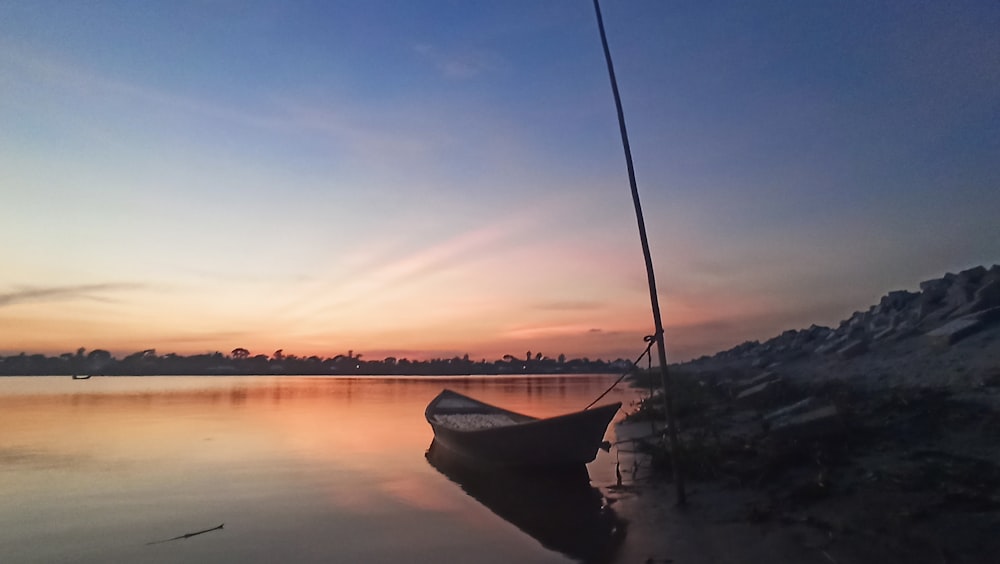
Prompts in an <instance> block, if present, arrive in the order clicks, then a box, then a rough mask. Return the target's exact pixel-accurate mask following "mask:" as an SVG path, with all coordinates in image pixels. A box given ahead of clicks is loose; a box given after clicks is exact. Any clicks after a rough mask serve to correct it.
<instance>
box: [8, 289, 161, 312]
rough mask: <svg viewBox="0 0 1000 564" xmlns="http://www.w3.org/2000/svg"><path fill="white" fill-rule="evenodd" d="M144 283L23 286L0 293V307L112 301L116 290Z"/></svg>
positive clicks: (120, 290)
mask: <svg viewBox="0 0 1000 564" xmlns="http://www.w3.org/2000/svg"><path fill="white" fill-rule="evenodd" d="M144 287H145V285H144V284H129V283H118V284H115V283H106V284H80V285H76V286H23V287H20V288H16V289H14V290H11V291H9V292H6V293H3V294H0V307H4V306H10V305H14V304H19V303H25V302H66V301H74V300H87V301H94V302H114V301H115V298H114V296H113V295H109V294H114V293H117V292H126V291H135V290H139V289H142V288H144Z"/></svg>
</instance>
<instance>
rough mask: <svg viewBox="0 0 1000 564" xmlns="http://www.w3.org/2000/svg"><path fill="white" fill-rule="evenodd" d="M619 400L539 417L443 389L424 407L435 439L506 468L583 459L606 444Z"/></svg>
mask: <svg viewBox="0 0 1000 564" xmlns="http://www.w3.org/2000/svg"><path fill="white" fill-rule="evenodd" d="M621 405H622V404H621V402H617V403H613V404H608V405H603V406H599V407H595V408H592V409H586V410H583V411H577V412H574V413H568V414H566V415H559V416H556V417H549V418H546V419H538V418H535V417H531V416H528V415H523V414H520V413H515V412H513V411H508V410H506V409H502V408H500V407H496V406H494V405H490V404H488V403H483V402H481V401H479V400H475V399H472V398H470V397H468V396H464V395H462V394H460V393H458V392H454V391H452V390H444V391H442V392H441V393H440V394H438V396H437V397H435V398H434V399H433V400H431V402H430V404H428V405H427V409H426V410H425V411H424V416H425V417H426V418H427V422H428V423H430V425H431V428H432V429H433V430H434V437H435V439H436V440H437V442H438V443H440V444H441V445H443V446H444V447H446V448H448V449H449V450H452V451H454V452H455V453H457V454H459V455H462V456H464V457H466V458H467V459H470V461H472V462H476V463H481V464H485V465H488V466H494V467H504V468H532V467H535V468H544V467H567V466H574V465H581V464H586V463H587V462H590V461H592V460H594V458H595V457H596V456H597V449H598V448H601V446H602V445H603V444H604V433H605V431H607V428H608V425H609V424H610V423H611V419H613V418H614V416H615V413H617V412H618V409H619V408H621Z"/></svg>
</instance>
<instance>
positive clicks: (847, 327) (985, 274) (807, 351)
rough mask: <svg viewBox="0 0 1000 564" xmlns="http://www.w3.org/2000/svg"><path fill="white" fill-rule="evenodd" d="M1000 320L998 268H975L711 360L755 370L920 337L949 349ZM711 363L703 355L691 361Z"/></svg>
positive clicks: (844, 355)
mask: <svg viewBox="0 0 1000 564" xmlns="http://www.w3.org/2000/svg"><path fill="white" fill-rule="evenodd" d="M998 321H1000V265H993V266H992V267H991V268H989V269H987V268H986V267H984V266H977V267H975V268H970V269H968V270H963V271H962V272H959V273H958V274H951V273H948V274H945V275H944V277H943V278H938V279H934V280H927V281H925V282H921V283H920V291H919V292H909V291H906V290H898V291H894V292H889V293H888V294H886V295H885V296H883V297H882V299H881V300H880V301H879V303H878V304H876V305H873V306H871V307H870V308H868V310H867V311H858V312H855V313H854V315H852V316H851V317H850V318H848V319H845V320H844V321H842V322H841V323H840V325H839V326H838V327H837V328H836V329H833V328H830V327H823V326H819V325H813V326H811V327H809V328H808V329H802V330H789V331H785V332H784V333H782V334H780V335H778V336H777V337H774V338H772V339H769V340H767V341H765V342H763V343H761V342H759V341H748V342H745V343H743V344H741V345H738V346H736V347H733V348H732V349H729V350H727V351H723V352H720V353H718V354H716V355H715V356H714V357H712V358H711V359H712V360H716V361H741V362H746V363H749V364H750V366H752V367H754V368H767V367H769V366H773V365H775V364H776V363H783V362H787V361H791V360H797V359H802V358H804V357H809V356H811V355H817V356H830V355H837V356H839V357H841V358H854V357H857V356H861V355H864V354H866V353H868V352H869V351H871V350H873V349H875V348H878V347H879V346H880V344H882V343H890V342H894V341H900V340H904V339H910V338H914V337H922V338H924V339H925V340H926V342H927V343H928V344H930V345H933V346H939V347H948V346H950V345H952V344H954V343H956V342H958V341H960V340H962V339H964V338H965V337H968V336H969V335H972V334H974V333H976V332H978V331H980V330H981V329H983V328H985V327H987V326H988V325H990V324H993V323H996V322H998ZM705 360H709V358H708V357H702V358H701V359H698V360H696V361H694V362H695V363H698V362H703V361H705Z"/></svg>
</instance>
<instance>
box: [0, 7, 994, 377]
mask: <svg viewBox="0 0 1000 564" xmlns="http://www.w3.org/2000/svg"><path fill="white" fill-rule="evenodd" d="M602 8H603V11H604V20H605V24H606V26H607V31H608V39H609V41H610V44H611V49H612V54H613V56H614V58H615V65H616V71H617V74H618V80H619V85H620V88H621V92H622V97H623V103H624V109H625V115H626V119H627V121H628V126H629V133H630V136H631V143H632V150H633V156H634V159H635V166H636V171H637V177H638V183H639V190H640V193H641V196H642V198H643V205H644V211H645V216H646V222H647V227H648V229H649V233H650V244H651V247H652V250H653V259H654V263H655V266H656V274H657V282H658V284H659V289H660V296H661V306H662V309H663V316H664V321H665V324H666V325H667V349H668V357H669V358H670V359H671V360H675V361H676V360H684V359H687V358H691V357H692V356H698V355H701V354H706V353H712V352H716V351H718V350H721V349H725V348H729V347H731V346H734V345H737V344H739V343H740V342H742V341H744V340H747V339H767V338H769V337H772V336H774V335H775V334H777V333H780V332H781V331H782V330H785V329H791V328H803V327H807V326H809V325H810V324H812V323H817V324H827V325H829V324H836V323H837V322H838V321H839V320H841V319H843V318H846V317H848V316H850V314H851V313H852V312H853V311H855V310H858V309H866V308H867V307H868V306H869V305H871V304H873V303H876V302H877V301H878V299H879V297H880V296H881V295H883V294H885V293H886V292H888V291H889V290H894V289H914V288H915V287H916V286H917V285H918V283H919V282H920V281H922V280H925V279H928V278H935V277H940V276H942V275H943V274H944V273H945V272H947V271H953V272H954V271H958V270H961V269H964V268H968V267H970V266H975V265H978V264H985V265H987V266H989V265H991V264H993V263H996V262H1000V228H998V220H997V217H998V216H1000V32H998V31H997V30H1000V3H997V2H990V1H981V0H980V1H969V2H962V1H957V2H932V1H927V2H922V1H910V0H907V1H898V2H893V1H889V2H871V1H869V0H863V1H857V2H852V1H838V2H832V1H831V2H801V1H788V2H781V1H777V2H703V1H692V2H672V1H661V0H648V1H638V0H636V1H630V0H619V1H611V0H605V2H604V3H603V5H602ZM0 241H2V245H0V264H2V267H0V355H8V354H17V353H20V352H22V351H25V352H28V353H45V354H59V353H62V352H67V351H74V350H76V348H78V347H86V348H87V349H95V348H103V349H107V350H110V351H111V352H113V353H114V354H116V355H119V356H121V355H125V354H129V353H131V352H135V351H139V350H142V349H147V348H155V349H156V350H157V352H158V353H160V354H165V353H169V352H176V353H178V354H194V353H202V352H213V351H222V352H228V351H230V350H232V349H233V348H235V347H245V348H247V349H249V350H250V351H251V353H252V354H257V353H263V354H271V353H272V352H273V351H275V350H276V349H284V351H285V353H286V354H297V355H311V354H317V355H320V356H334V355H336V354H341V353H346V352H347V351H348V350H353V351H355V353H358V352H360V353H363V354H364V355H365V357H366V358H368V359H379V358H383V357H385V356H389V355H392V356H397V357H409V358H431V357H450V356H454V355H462V354H465V353H468V354H470V356H471V357H472V358H474V359H479V358H486V359H491V360H492V359H495V358H499V357H500V356H502V355H503V354H507V353H510V354H514V355H516V356H522V355H523V354H524V353H525V351H528V350H530V351H534V352H541V353H543V354H545V355H549V356H552V357H555V356H557V355H558V354H560V353H563V354H566V355H567V356H570V357H582V356H588V357H591V358H605V359H608V358H617V357H626V358H630V357H634V356H635V355H636V354H637V353H639V352H641V350H642V349H643V346H644V345H643V342H642V336H643V335H644V334H647V333H649V332H650V331H651V328H652V321H651V316H650V311H649V300H648V290H647V287H646V278H645V271H644V268H643V262H642V254H641V249H640V246H639V240H638V236H637V230H636V224H635V216H634V212H633V209H632V202H631V197H630V195H629V189H628V179H627V176H626V172H625V162H624V157H623V154H622V149H621V143H620V138H619V134H618V124H617V121H616V117H615V110H614V105H613V99H612V95H611V89H610V86H609V82H608V76H607V71H606V69H605V67H604V59H603V54H602V52H601V45H600V39H599V36H598V32H597V28H596V22H595V17H594V12H593V6H592V4H591V2H590V1H589V0H575V1H574V0H553V1H545V0H506V1H502V2H487V1H464V0H453V1H445V0H439V1H431V0H426V1H425V0H421V1H409V0H399V1H394V2H392V1H378V0H366V1H348V0H344V1H317V2H278V1H269V2H254V1H246V0H233V1H228V0H203V1H190V2H189V1H170V2H158V3H157V2H99V1H94V2H69V1H55V2H44V1H40V0H31V1H19V0H14V1H6V2H3V3H0Z"/></svg>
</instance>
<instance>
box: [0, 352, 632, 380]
mask: <svg viewBox="0 0 1000 564" xmlns="http://www.w3.org/2000/svg"><path fill="white" fill-rule="evenodd" d="M630 366H631V363H630V362H629V361H628V360H624V359H617V360H614V361H604V360H601V359H598V360H590V359H589V358H578V359H567V358H566V356H565V355H562V354H560V355H559V356H558V357H556V358H549V357H547V356H543V355H542V354H541V353H536V354H535V355H532V354H531V352H530V351H529V352H528V353H527V354H526V355H525V356H524V357H520V358H519V357H515V356H513V355H509V354H508V355H504V356H503V358H502V359H500V360H494V361H487V360H486V359H482V360H479V361H474V360H470V359H469V355H467V354H466V355H465V356H462V357H457V356H456V357H453V358H435V359H431V360H408V359H406V358H398V359H397V358H396V357H392V356H389V357H386V358H383V359H381V360H368V359H362V355H361V354H360V353H358V354H354V351H348V353H347V354H346V355H343V354H338V355H336V356H334V357H330V358H322V357H319V356H315V355H313V356H308V357H305V356H296V355H294V354H288V355H286V354H284V351H283V350H281V349H279V350H277V351H275V352H274V353H273V354H271V355H270V356H268V355H266V354H256V355H254V354H251V353H250V351H249V350H247V349H245V348H242V347H237V348H235V349H233V350H232V351H231V352H230V354H228V355H226V354H223V353H221V352H214V353H208V354H196V355H191V356H181V355H178V354H175V353H168V354H165V355H158V354H156V349H146V350H143V351H138V352H135V353H132V354H130V355H128V356H126V357H124V358H120V359H119V358H116V357H115V356H114V355H112V354H111V353H110V352H108V351H106V350H102V349H94V350H92V351H89V352H88V351H87V350H86V349H84V348H80V349H77V351H76V353H63V354H61V355H59V356H45V355H43V354H26V353H21V354H18V355H13V356H6V357H3V356H0V375H3V376H45V375H50V376H59V375H106V376H153V375H227V374H231V375H243V374H245V375H262V374H272V375H275V374H278V375H280V374H295V375H299V374H304V375H327V376H331V375H332V376H336V375H466V374H477V375H478V374H485V375H489V374H593V373H602V372H621V371H625V370H628V369H629V368H630Z"/></svg>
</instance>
